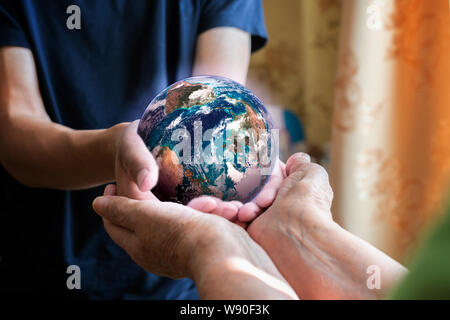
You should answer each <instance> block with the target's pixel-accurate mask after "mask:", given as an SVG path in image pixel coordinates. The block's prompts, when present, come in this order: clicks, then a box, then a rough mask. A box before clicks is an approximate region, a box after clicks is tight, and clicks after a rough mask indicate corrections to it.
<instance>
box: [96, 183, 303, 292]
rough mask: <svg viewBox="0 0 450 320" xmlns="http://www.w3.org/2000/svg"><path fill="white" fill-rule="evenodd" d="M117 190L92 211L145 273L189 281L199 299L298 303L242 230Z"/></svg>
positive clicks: (107, 191)
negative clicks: (192, 284)
mask: <svg viewBox="0 0 450 320" xmlns="http://www.w3.org/2000/svg"><path fill="white" fill-rule="evenodd" d="M115 191H116V190H115V187H114V186H113V185H109V186H108V187H107V188H106V189H105V196H103V197H99V198H97V199H96V200H95V201H94V203H93V207H94V210H95V211H96V212H97V213H98V214H99V215H100V216H101V217H102V218H103V221H104V225H105V229H106V231H107V232H108V234H109V235H110V236H111V238H112V239H113V240H114V241H115V242H116V243H117V244H118V245H119V246H120V247H122V248H123V249H124V250H125V251H127V253H128V254H129V255H130V257H131V258H132V259H133V260H134V261H135V262H136V263H137V264H139V265H140V266H141V267H143V268H144V269H145V270H147V271H149V272H152V273H155V274H158V275H161V276H167V277H171V278H181V277H190V278H192V279H193V280H194V281H195V283H196V285H197V289H198V292H199V294H200V297H202V298H214V299H216V298H217V299H245V298H247V299H248V298H252V299H295V298H297V296H296V294H295V293H294V291H293V289H292V288H291V287H290V286H289V285H288V284H287V282H286V281H285V280H284V279H283V277H282V276H281V275H280V273H279V272H278V270H277V269H276V268H275V266H274V264H273V263H272V261H271V260H270V258H269V257H268V256H267V254H266V253H265V252H264V250H263V249H262V248H261V247H259V246H258V245H257V244H256V243H255V242H254V241H253V240H252V239H251V238H250V237H249V235H248V234H247V233H246V232H245V230H244V229H242V228H240V227H238V226H236V225H234V224H232V223H230V222H229V221H227V220H225V219H222V218H220V217H218V216H215V215H205V214H204V213H202V212H199V211H197V210H194V209H192V208H188V207H186V206H183V205H180V204H176V203H170V202H160V201H157V200H147V201H136V200H131V199H128V198H124V197H118V196H112V194H114V193H115Z"/></svg>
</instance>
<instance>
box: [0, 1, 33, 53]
mask: <svg viewBox="0 0 450 320" xmlns="http://www.w3.org/2000/svg"><path fill="white" fill-rule="evenodd" d="M19 20H20V19H19V10H18V7H17V3H15V2H14V1H8V0H0V46H18V47H25V48H29V47H30V45H29V42H28V40H27V37H26V35H25V32H24V30H23V28H22V27H21V25H20V23H19Z"/></svg>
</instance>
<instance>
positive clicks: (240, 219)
mask: <svg viewBox="0 0 450 320" xmlns="http://www.w3.org/2000/svg"><path fill="white" fill-rule="evenodd" d="M285 167H286V165H285V164H284V163H283V162H281V161H280V160H279V159H277V163H276V164H275V167H274V170H273V172H272V175H271V176H270V179H269V181H268V182H267V183H266V185H265V186H264V187H263V189H262V190H261V192H260V193H259V194H258V195H257V196H256V197H255V198H254V199H252V200H251V201H249V202H247V203H245V204H242V203H241V202H239V201H222V200H220V199H218V198H215V197H211V196H202V197H198V198H195V199H193V200H191V201H190V202H189V203H188V204H187V205H188V206H189V207H191V208H194V209H197V210H200V211H202V212H205V213H212V214H215V215H218V216H221V217H224V218H225V219H228V220H230V221H232V222H235V223H236V224H237V225H239V226H241V227H243V228H246V227H247V226H248V223H249V222H251V221H253V220H254V219H255V218H256V217H257V216H258V215H260V214H261V213H262V212H263V211H264V210H265V209H266V208H268V207H270V205H271V204H272V203H273V201H274V200H275V196H276V194H277V191H278V188H279V187H280V185H281V183H282V182H283V180H284V178H285V176H286V172H285Z"/></svg>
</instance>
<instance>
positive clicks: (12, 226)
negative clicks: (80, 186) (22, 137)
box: [0, 0, 266, 299]
mask: <svg viewBox="0 0 450 320" xmlns="http://www.w3.org/2000/svg"><path fill="white" fill-rule="evenodd" d="M71 5H77V6H78V7H79V8H80V21H81V25H80V26H81V29H69V28H68V27H67V19H68V18H69V17H70V16H71V15H72V14H73V13H74V11H71V12H70V13H66V10H67V8H68V7H69V6H71ZM72 22H73V20H72ZM219 26H232V27H237V28H240V29H242V30H244V31H247V32H249V33H250V34H251V35H252V51H255V50H257V49H259V48H260V47H262V46H263V45H264V43H265V41H266V30H265V26H264V17H263V10H262V6H261V3H260V0H229V1H224V0H214V1H207V0H206V1H204V0H173V1H171V0H154V1H148V0H139V1H138V0H133V1H130V0H95V1H92V0H58V1H54V0H39V1H32V0H29V1H27V0H11V1H8V0H0V46H20V47H26V48H29V49H30V50H31V51H32V53H33V56H34V59H35V63H36V68H37V74H38V80H39V88H40V92H41V95H42V98H43V101H44V104H45V108H46V111H47V113H48V114H49V116H50V117H51V119H52V121H54V122H57V123H60V124H62V125H65V126H68V127H70V128H73V129H99V128H107V127H110V126H112V125H114V124H117V123H119V122H124V121H132V120H135V119H138V118H140V116H141V115H142V113H143V111H144V110H145V108H146V106H147V104H148V103H149V102H150V101H151V100H152V98H153V97H154V96H155V95H156V94H157V93H158V92H159V91H160V90H162V89H164V88H166V87H167V86H168V85H170V84H172V83H173V82H175V81H177V80H180V79H182V78H186V77H188V76H190V75H191V71H192V65H193V60H194V54H195V44H196V38H197V36H198V34H200V33H201V32H203V31H206V30H208V29H211V28H214V27H219ZM232 45H233V44H230V46H232ZM0 125H1V123H0ZM11 134H13V133H11ZM67 170H70V169H69V168H68V169H67ZM102 191H103V187H98V188H92V189H88V190H81V191H60V190H50V189H33V188H28V187H25V186H24V185H22V184H20V183H19V182H17V181H16V180H15V179H14V178H12V177H11V176H10V175H9V174H8V173H7V172H6V171H5V170H4V168H3V167H1V166H0V257H1V260H0V291H2V292H11V291H19V292H34V293H51V294H58V295H69V296H72V295H74V296H86V297H91V298H157V299H184V298H188V299H195V298H197V293H196V290H195V287H194V285H193V283H192V281H191V280H189V279H182V280H171V279H167V278H163V277H158V276H155V275H153V274H150V273H147V272H145V271H143V270H142V269H141V268H140V267H139V266H137V265H136V264H135V263H134V262H132V261H131V259H130V258H129V257H128V255H127V254H126V253H125V252H124V251H123V250H122V249H121V248H119V247H118V246H116V245H115V244H114V243H113V242H112V240H111V239H110V237H109V236H108V235H107V234H106V232H105V230H104V228H103V225H102V221H101V219H100V218H99V217H98V216H97V215H96V214H95V213H94V212H93V210H92V208H91V203H92V200H93V199H94V198H95V197H96V196H98V195H100V194H101V193H102ZM69 265H77V266H79V267H80V270H81V290H76V289H74V290H68V289H67V286H66V280H67V278H68V276H70V274H68V273H67V272H66V271H67V267H68V266H69Z"/></svg>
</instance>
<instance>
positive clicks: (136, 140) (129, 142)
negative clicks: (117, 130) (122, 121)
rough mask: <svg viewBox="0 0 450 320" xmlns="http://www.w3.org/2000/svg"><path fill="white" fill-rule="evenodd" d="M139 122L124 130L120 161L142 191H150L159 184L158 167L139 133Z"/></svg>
mask: <svg viewBox="0 0 450 320" xmlns="http://www.w3.org/2000/svg"><path fill="white" fill-rule="evenodd" d="M138 124H139V121H138V120H136V121H133V122H132V123H131V124H130V125H129V126H128V127H126V128H125V129H124V133H123V135H122V137H121V141H120V142H119V154H118V157H119V161H120V163H121V165H122V166H123V168H124V169H125V171H126V172H127V173H128V175H129V176H130V178H132V179H133V181H134V182H135V183H136V185H137V186H138V187H139V189H140V191H143V192H146V191H150V190H151V189H152V188H153V187H154V186H155V185H156V183H157V182H158V165H157V163H156V161H155V159H154V158H153V156H152V154H151V153H150V151H149V150H148V148H147V146H146V145H145V143H144V141H143V140H142V139H141V137H140V136H139V134H138V133H137V127H138Z"/></svg>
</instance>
